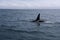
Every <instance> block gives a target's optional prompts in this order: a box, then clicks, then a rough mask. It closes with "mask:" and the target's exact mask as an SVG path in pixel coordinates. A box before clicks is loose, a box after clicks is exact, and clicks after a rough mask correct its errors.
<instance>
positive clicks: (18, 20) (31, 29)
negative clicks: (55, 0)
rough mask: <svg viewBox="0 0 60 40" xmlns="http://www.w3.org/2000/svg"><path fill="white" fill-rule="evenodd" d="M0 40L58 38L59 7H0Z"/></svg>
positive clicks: (51, 39) (59, 32) (59, 26)
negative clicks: (37, 19) (40, 20)
mask: <svg viewBox="0 0 60 40" xmlns="http://www.w3.org/2000/svg"><path fill="white" fill-rule="evenodd" d="M39 13H40V14H41V19H42V20H45V22H43V23H40V22H31V21H32V20H35V19H36V17H37V15H38V14H39ZM0 40H60V9H0Z"/></svg>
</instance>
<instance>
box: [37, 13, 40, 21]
mask: <svg viewBox="0 0 60 40" xmlns="http://www.w3.org/2000/svg"><path fill="white" fill-rule="evenodd" d="M38 20H40V13H39V14H38V16H37V18H36V21H38Z"/></svg>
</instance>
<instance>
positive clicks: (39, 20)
mask: <svg viewBox="0 0 60 40" xmlns="http://www.w3.org/2000/svg"><path fill="white" fill-rule="evenodd" d="M32 22H44V20H41V19H40V13H39V14H38V16H37V18H36V19H35V20H33V21H32Z"/></svg>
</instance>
